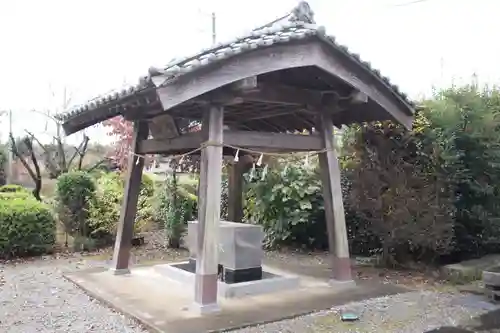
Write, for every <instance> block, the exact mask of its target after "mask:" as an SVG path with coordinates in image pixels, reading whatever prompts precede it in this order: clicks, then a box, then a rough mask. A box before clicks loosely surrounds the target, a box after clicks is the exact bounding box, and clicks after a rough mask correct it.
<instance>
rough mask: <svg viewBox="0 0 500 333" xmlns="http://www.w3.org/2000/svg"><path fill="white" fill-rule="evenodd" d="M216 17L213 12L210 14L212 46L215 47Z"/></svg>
mask: <svg viewBox="0 0 500 333" xmlns="http://www.w3.org/2000/svg"><path fill="white" fill-rule="evenodd" d="M215 22H216V16H215V12H212V44H213V45H215V43H216V42H217V30H216V24H215Z"/></svg>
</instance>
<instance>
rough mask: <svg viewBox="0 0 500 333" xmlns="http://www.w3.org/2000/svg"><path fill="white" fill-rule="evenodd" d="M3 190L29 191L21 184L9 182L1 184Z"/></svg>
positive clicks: (0, 189)
mask: <svg viewBox="0 0 500 333" xmlns="http://www.w3.org/2000/svg"><path fill="white" fill-rule="evenodd" d="M3 192H26V193H28V192H29V191H28V190H27V189H26V188H24V187H22V186H21V185H16V184H9V185H3V186H0V193H3Z"/></svg>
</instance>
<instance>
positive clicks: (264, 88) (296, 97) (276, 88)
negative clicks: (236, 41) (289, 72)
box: [193, 77, 323, 106]
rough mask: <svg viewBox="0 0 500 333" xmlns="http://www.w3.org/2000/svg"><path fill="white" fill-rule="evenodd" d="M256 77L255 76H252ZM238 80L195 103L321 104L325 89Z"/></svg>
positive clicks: (253, 80)
mask: <svg viewBox="0 0 500 333" xmlns="http://www.w3.org/2000/svg"><path fill="white" fill-rule="evenodd" d="M252 78H255V77H252ZM248 79H249V82H244V81H243V80H241V81H237V82H236V83H233V84H231V85H229V86H228V87H223V88H220V89H219V90H214V91H213V92H212V93H208V94H206V95H203V96H200V97H197V98H195V99H194V100H193V102H195V103H200V104H204V105H206V104H210V103H217V104H221V105H236V104H241V103H244V102H260V103H268V104H281V105H295V106H306V105H319V104H320V103H321V101H322V95H323V91H321V90H312V89H304V88H298V87H293V86H288V85H282V84H274V83H266V82H258V83H257V82H255V79H252V80H250V78H248Z"/></svg>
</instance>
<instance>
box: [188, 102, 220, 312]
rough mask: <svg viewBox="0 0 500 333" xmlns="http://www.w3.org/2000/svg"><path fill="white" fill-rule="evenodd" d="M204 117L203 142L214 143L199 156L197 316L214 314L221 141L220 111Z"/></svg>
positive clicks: (217, 110)
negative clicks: (198, 313)
mask: <svg viewBox="0 0 500 333" xmlns="http://www.w3.org/2000/svg"><path fill="white" fill-rule="evenodd" d="M207 111H208V115H206V117H205V119H204V122H203V125H202V131H203V133H205V134H208V135H206V140H208V141H211V142H215V143H218V144H219V145H211V146H207V147H205V148H203V151H202V154H201V163H200V165H201V170H200V177H202V178H203V179H200V188H199V197H200V198H203V199H202V200H201V205H200V206H199V211H198V232H197V240H196V275H195V292H194V301H195V304H194V305H195V307H196V308H197V309H198V310H199V312H202V313H203V312H208V311H214V310H217V309H218V307H217V283H218V265H219V262H218V258H219V224H220V202H221V179H222V137H223V115H224V109H223V108H222V107H219V106H212V107H210V110H207Z"/></svg>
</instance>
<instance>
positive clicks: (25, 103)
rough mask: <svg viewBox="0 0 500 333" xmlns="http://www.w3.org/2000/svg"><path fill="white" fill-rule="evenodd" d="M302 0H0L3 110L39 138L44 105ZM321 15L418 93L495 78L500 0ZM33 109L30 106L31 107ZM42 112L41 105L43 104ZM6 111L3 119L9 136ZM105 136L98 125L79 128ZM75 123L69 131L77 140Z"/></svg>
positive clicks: (376, 3) (367, 6)
mask: <svg viewBox="0 0 500 333" xmlns="http://www.w3.org/2000/svg"><path fill="white" fill-rule="evenodd" d="M297 3H298V0H273V1H271V0H252V1H236V0H233V1H229V0H183V1H172V0H141V1H132V0H105V1H104V0H85V1H83V0H70V1H69V0H44V1H39V0H16V1H10V0H0V110H12V115H13V122H12V124H13V131H14V133H15V134H16V135H23V133H24V131H25V130H29V131H31V132H33V133H35V134H37V135H38V136H40V138H41V139H42V140H47V139H50V138H51V136H52V135H53V133H54V132H55V130H54V126H53V123H52V121H47V118H46V117H45V116H43V113H44V112H47V111H50V112H51V114H54V113H56V112H60V111H62V110H63V109H64V107H63V102H64V91H66V99H69V98H71V100H70V105H78V104H80V103H83V102H85V101H86V100H88V99H91V98H93V97H96V96H98V95H101V94H105V93H106V92H109V91H111V90H113V89H116V88H120V87H122V86H123V85H124V84H127V83H136V82H137V81H138V78H139V77H140V76H143V75H146V74H147V71H148V68H149V67H150V66H158V67H161V66H162V65H164V64H166V63H168V62H169V61H170V60H171V59H172V58H173V57H177V56H183V55H190V54H193V53H196V52H197V51H198V50H200V49H202V48H204V47H206V46H209V45H210V43H211V38H212V36H211V23H212V20H211V13H212V12H215V13H216V35H217V40H218V41H224V40H228V39H231V38H232V37H235V36H237V35H242V34H244V33H245V32H246V31H249V30H251V29H252V28H254V27H256V26H259V25H262V24H265V23H267V22H269V21H272V20H273V19H275V18H277V17H279V16H282V15H284V14H286V13H287V12H288V11H290V10H291V9H292V8H293V7H294V6H295V5H296V4H297ZM309 4H310V6H311V8H312V9H313V11H314V12H315V14H316V15H315V19H316V22H317V24H318V25H323V26H325V28H326V31H327V33H328V34H330V35H334V36H335V37H336V39H337V41H338V42H339V43H341V44H344V45H346V46H348V47H349V49H350V50H351V51H353V52H355V53H358V54H360V55H361V58H362V59H363V60H366V61H369V62H370V63H371V64H372V66H373V67H375V68H378V69H379V70H380V71H381V72H382V74H383V75H385V76H388V77H389V78H390V79H391V81H392V82H393V83H395V84H397V85H398V86H399V87H400V88H401V89H402V90H403V91H404V92H406V93H407V94H408V95H410V96H411V97H412V98H415V99H418V98H421V97H422V96H424V95H429V94H430V93H431V92H432V88H433V87H437V88H439V87H446V86H449V85H451V84H452V83H455V84H460V83H468V82H470V81H471V80H472V77H473V76H474V75H475V76H476V77H477V78H478V80H479V81H480V82H482V83H488V84H498V83H500V65H499V64H498V59H500V43H498V41H497V40H496V39H495V35H496V34H495V32H497V31H499V30H500V20H498V19H497V18H498V12H500V1H498V0H474V1H473V0H309ZM31 110H37V111H38V113H36V112H33V111H31ZM40 113H42V114H40ZM8 131H9V122H8V118H7V117H3V119H1V122H0V138H1V139H2V140H6V137H7V133H8ZM86 133H87V135H89V136H90V138H91V140H92V141H94V142H100V143H109V142H110V140H111V139H110V138H109V137H107V136H106V135H105V130H104V129H103V128H102V127H99V126H98V127H96V128H92V129H89V130H87V131H86ZM80 139H81V134H74V135H71V136H69V137H68V138H67V142H68V143H74V144H76V143H77V142H78V141H79V140H80Z"/></svg>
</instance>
